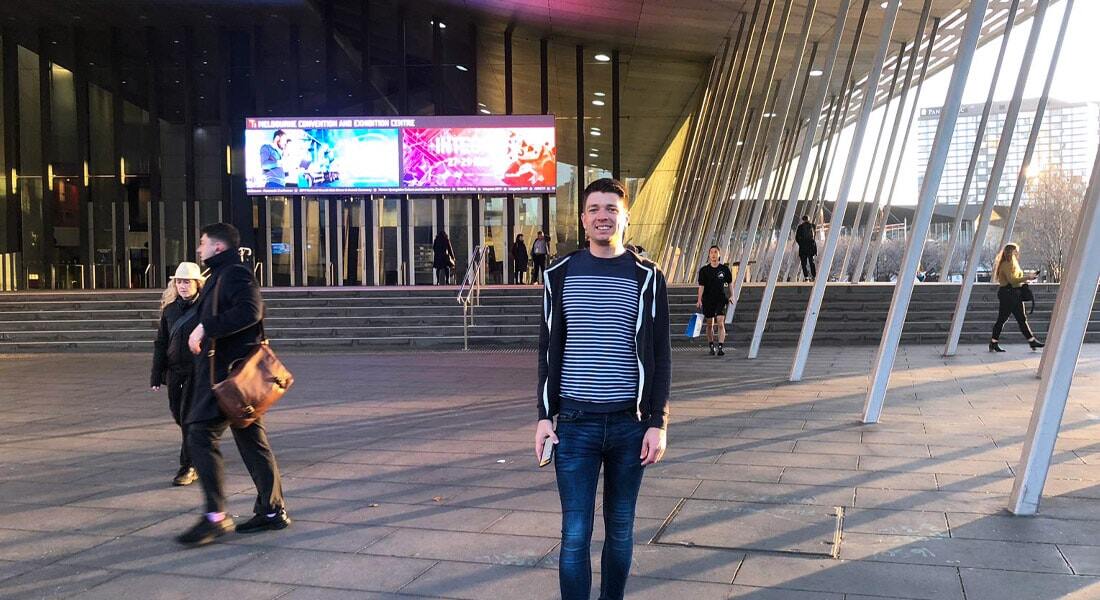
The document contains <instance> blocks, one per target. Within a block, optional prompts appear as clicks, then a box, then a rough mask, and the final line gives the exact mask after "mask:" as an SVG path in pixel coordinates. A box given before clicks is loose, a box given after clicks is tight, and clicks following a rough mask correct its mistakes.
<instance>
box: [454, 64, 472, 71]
mask: <svg viewBox="0 0 1100 600" xmlns="http://www.w3.org/2000/svg"><path fill="white" fill-rule="evenodd" d="M455 68H456V69H458V70H459V71H462V72H463V73H465V72H466V71H469V69H467V68H466V65H455Z"/></svg>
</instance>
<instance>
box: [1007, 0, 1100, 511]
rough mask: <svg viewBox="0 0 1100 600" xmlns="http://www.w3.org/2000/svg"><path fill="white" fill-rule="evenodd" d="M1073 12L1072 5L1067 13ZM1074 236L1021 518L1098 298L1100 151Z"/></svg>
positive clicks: (1053, 438) (1017, 502)
mask: <svg viewBox="0 0 1100 600" xmlns="http://www.w3.org/2000/svg"><path fill="white" fill-rule="evenodd" d="M1070 3H1072V0H1070ZM1069 9H1070V6H1069V4H1067V6H1066V12H1067V13H1068V12H1069ZM1074 238H1075V239H1074V241H1073V246H1072V250H1071V251H1070V257H1069V265H1068V267H1067V269H1066V277H1065V280H1064V281H1063V282H1062V289H1061V291H1060V292H1059V294H1058V300H1057V303H1058V305H1059V307H1060V308H1061V309H1062V311H1064V313H1065V318H1063V319H1060V320H1059V323H1058V327H1057V328H1056V329H1053V330H1051V332H1050V334H1049V336H1048V338H1047V348H1046V351H1045V352H1044V354H1046V355H1048V356H1049V358H1048V359H1047V360H1045V361H1043V371H1042V373H1041V375H1040V376H1041V378H1042V382H1041V383H1040V384H1039V391H1038V393H1036V395H1035V408H1034V409H1033V410H1032V412H1031V422H1030V424H1029V425H1028V428H1027V437H1026V438H1024V449H1023V452H1022V454H1021V456H1020V464H1019V466H1018V467H1017V468H1016V481H1015V482H1014V483H1013V485H1012V496H1011V502H1010V504H1009V510H1011V511H1012V512H1013V513H1015V514H1017V515H1033V514H1035V513H1036V512H1037V511H1038V510H1039V501H1040V500H1041V499H1042V495H1043V485H1044V484H1045V483H1046V478H1047V473H1048V472H1049V470H1050V463H1051V457H1052V456H1053V454H1054V445H1055V442H1057V440H1058V429H1059V428H1060V427H1061V423H1062V415H1063V414H1064V413H1065V409H1066V399H1067V398H1068V397H1069V390H1070V386H1071V385H1072V384H1073V372H1074V370H1075V369H1076V367H1077V359H1078V358H1079V357H1080V354H1081V345H1082V342H1083V341H1084V339H1085V331H1086V329H1087V328H1088V323H1089V315H1090V314H1091V313H1092V307H1093V304H1094V302H1095V300H1096V282H1097V279H1100V261H1097V260H1096V259H1095V257H1096V256H1097V254H1098V253H1100V151H1098V152H1097V154H1096V160H1095V161H1094V164H1093V167H1092V182H1091V183H1090V184H1089V189H1088V193H1086V194H1085V203H1084V206H1083V207H1082V209H1081V218H1080V219H1078V226H1077V234H1076V235H1075V236H1074Z"/></svg>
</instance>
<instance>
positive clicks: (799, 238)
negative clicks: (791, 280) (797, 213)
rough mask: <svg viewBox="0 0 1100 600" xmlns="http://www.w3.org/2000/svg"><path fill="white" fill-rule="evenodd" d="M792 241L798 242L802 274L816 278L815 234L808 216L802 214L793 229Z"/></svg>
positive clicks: (809, 278) (808, 277)
mask: <svg viewBox="0 0 1100 600" xmlns="http://www.w3.org/2000/svg"><path fill="white" fill-rule="evenodd" d="M794 242H795V243H796V244H798V260H799V262H801V263H802V276H803V277H805V278H806V279H808V280H810V281H813V280H814V279H817V264H816V263H815V261H816V260H817V234H816V231H815V229H814V224H813V223H811V222H810V217H807V216H806V215H802V222H801V223H799V224H798V228H797V229H795V231H794Z"/></svg>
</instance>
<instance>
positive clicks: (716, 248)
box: [707, 244, 722, 252]
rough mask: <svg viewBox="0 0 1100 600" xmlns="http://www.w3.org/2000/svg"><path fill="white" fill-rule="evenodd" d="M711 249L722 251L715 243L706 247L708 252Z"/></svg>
mask: <svg viewBox="0 0 1100 600" xmlns="http://www.w3.org/2000/svg"><path fill="white" fill-rule="evenodd" d="M711 250H717V251H719V252H721V251H722V249H721V248H719V247H718V244H715V245H713V246H711V247H710V248H707V252H710V251H711Z"/></svg>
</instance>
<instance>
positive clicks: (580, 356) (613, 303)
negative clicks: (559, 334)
mask: <svg viewBox="0 0 1100 600" xmlns="http://www.w3.org/2000/svg"><path fill="white" fill-rule="evenodd" d="M634 271H635V261H634V258H633V257H632V256H629V255H626V254H624V255H622V256H619V257H616V258H597V257H595V256H592V254H591V253H590V252H587V251H583V252H579V253H577V254H576V255H575V256H574V257H573V259H572V263H571V264H570V265H569V272H568V274H567V275H566V277H565V286H564V288H563V292H562V311H563V316H564V320H565V353H564V356H563V357H562V370H561V398H562V402H563V406H564V407H566V408H571V409H575V410H585V411H590V412H615V411H619V410H631V411H632V410H634V404H635V400H636V398H637V394H638V376H639V375H638V353H637V348H636V347H635V346H636V341H635V327H636V323H637V319H638V282H637V279H636V277H635V276H634Z"/></svg>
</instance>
